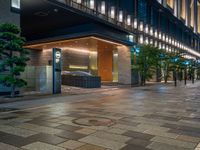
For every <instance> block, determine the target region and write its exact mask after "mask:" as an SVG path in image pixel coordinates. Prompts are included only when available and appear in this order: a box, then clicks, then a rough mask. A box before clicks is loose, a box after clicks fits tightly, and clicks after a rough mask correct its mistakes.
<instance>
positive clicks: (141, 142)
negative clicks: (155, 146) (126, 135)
mask: <svg viewBox="0 0 200 150" xmlns="http://www.w3.org/2000/svg"><path fill="white" fill-rule="evenodd" d="M126 143H127V144H133V145H138V146H142V147H146V146H148V145H149V144H151V143H152V142H151V141H148V140H144V139H137V138H134V139H131V140H129V141H128V142H126Z"/></svg>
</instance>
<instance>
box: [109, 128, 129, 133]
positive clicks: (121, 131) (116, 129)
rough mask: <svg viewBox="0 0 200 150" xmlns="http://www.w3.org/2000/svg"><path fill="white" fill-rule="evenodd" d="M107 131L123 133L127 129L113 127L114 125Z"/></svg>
mask: <svg viewBox="0 0 200 150" xmlns="http://www.w3.org/2000/svg"><path fill="white" fill-rule="evenodd" d="M105 131H106V132H110V133H114V134H123V133H125V132H127V130H123V129H119V128H113V127H110V128H108V129H107V130H105Z"/></svg>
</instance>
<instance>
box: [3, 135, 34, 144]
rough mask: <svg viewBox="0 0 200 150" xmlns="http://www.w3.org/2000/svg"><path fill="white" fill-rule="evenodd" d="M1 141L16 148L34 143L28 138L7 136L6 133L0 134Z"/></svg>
mask: <svg viewBox="0 0 200 150" xmlns="http://www.w3.org/2000/svg"><path fill="white" fill-rule="evenodd" d="M0 141H1V142H3V143H6V144H9V145H13V146H15V147H21V146H24V145H27V144H30V143H32V142H33V141H32V140H31V141H30V140H27V139H26V138H23V137H21V136H16V135H12V134H7V133H4V132H0Z"/></svg>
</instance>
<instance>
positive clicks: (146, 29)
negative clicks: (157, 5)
mask: <svg viewBox="0 0 200 150" xmlns="http://www.w3.org/2000/svg"><path fill="white" fill-rule="evenodd" d="M145 33H147V34H148V33H149V26H148V24H146V25H145Z"/></svg>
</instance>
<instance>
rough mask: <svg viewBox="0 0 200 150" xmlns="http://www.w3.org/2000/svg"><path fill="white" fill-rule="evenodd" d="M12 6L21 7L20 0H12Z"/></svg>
mask: <svg viewBox="0 0 200 150" xmlns="http://www.w3.org/2000/svg"><path fill="white" fill-rule="evenodd" d="M11 7H12V8H14V9H20V0H11Z"/></svg>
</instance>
